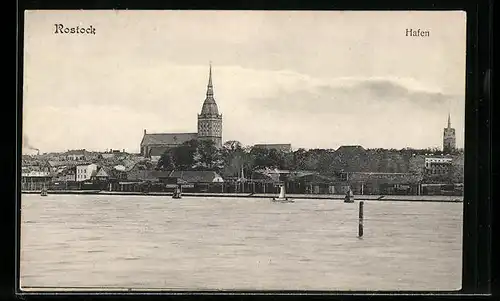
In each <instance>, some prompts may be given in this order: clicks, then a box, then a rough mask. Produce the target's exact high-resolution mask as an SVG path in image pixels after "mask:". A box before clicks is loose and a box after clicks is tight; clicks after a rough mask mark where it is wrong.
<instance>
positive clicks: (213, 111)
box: [201, 97, 219, 115]
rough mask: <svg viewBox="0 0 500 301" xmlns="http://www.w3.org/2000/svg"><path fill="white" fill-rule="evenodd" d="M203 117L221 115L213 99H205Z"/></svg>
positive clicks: (202, 110)
mask: <svg viewBox="0 0 500 301" xmlns="http://www.w3.org/2000/svg"><path fill="white" fill-rule="evenodd" d="M201 115H219V109H218V108H217V104H216V103H215V99H213V97H210V98H209V97H207V98H206V99H205V101H204V102H203V107H202V108H201Z"/></svg>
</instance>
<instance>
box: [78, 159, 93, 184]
mask: <svg viewBox="0 0 500 301" xmlns="http://www.w3.org/2000/svg"><path fill="white" fill-rule="evenodd" d="M97 168H98V166H97V164H94V163H91V164H85V165H77V166H76V181H77V182H83V181H87V180H90V179H91V178H92V174H93V173H95V172H97Z"/></svg>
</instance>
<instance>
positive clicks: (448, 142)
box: [443, 114, 456, 154]
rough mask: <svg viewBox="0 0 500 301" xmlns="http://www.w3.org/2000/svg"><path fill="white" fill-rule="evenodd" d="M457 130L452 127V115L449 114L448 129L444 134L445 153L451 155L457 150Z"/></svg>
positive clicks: (445, 129)
mask: <svg viewBox="0 0 500 301" xmlns="http://www.w3.org/2000/svg"><path fill="white" fill-rule="evenodd" d="M455 147H456V139H455V129H454V128H452V127H451V120H450V114H448V127H446V128H444V132H443V153H445V154H449V153H451V152H453V151H454V150H455Z"/></svg>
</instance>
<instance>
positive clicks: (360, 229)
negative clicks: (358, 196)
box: [358, 201, 364, 238]
mask: <svg viewBox="0 0 500 301" xmlns="http://www.w3.org/2000/svg"><path fill="white" fill-rule="evenodd" d="M363 207H364V202H363V201H361V202H359V227H358V237H360V238H361V237H363Z"/></svg>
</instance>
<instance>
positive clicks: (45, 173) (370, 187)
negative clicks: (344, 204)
mask: <svg viewBox="0 0 500 301" xmlns="http://www.w3.org/2000/svg"><path fill="white" fill-rule="evenodd" d="M425 164H426V168H425V169H426V170H428V172H434V171H439V172H441V170H442V169H443V168H444V167H443V166H444V164H448V161H437V162H434V160H428V161H427V162H426V163H425ZM282 183H284V184H285V185H286V189H287V191H288V192H289V193H298V194H343V193H345V192H346V191H347V190H349V189H351V190H353V192H354V193H355V194H407V195H420V194H455V195H460V194H462V193H463V191H462V189H463V185H462V184H461V183H451V184H441V183H429V182H426V181H425V173H422V174H415V173H376V172H339V173H338V174H336V175H322V174H320V173H318V172H315V171H287V170H276V169H261V170H255V171H247V172H245V171H243V172H242V175H240V176H239V177H223V176H222V175H220V174H218V173H217V172H215V171H179V170H175V171H158V170H154V169H153V168H151V167H149V168H148V167H147V166H144V163H143V162H138V163H137V164H135V165H134V166H132V167H130V168H127V167H125V166H123V165H115V166H99V165H98V164H95V163H90V164H81V165H75V166H68V167H65V168H58V169H52V170H51V169H41V170H31V171H25V172H23V173H22V175H21V189H22V190H25V191H29V190H41V189H42V188H43V187H45V188H48V189H49V190H105V191H157V192H166V191H173V189H174V188H175V187H176V186H177V185H181V186H182V187H183V189H184V190H187V191H192V192H245V193H274V192H276V191H277V185H278V184H282Z"/></svg>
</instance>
